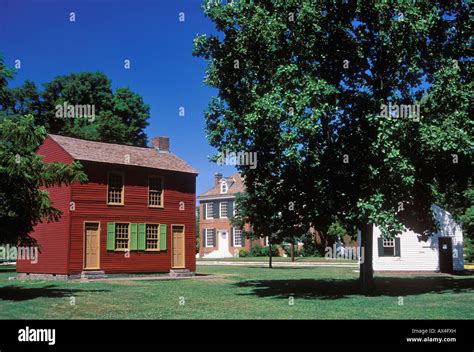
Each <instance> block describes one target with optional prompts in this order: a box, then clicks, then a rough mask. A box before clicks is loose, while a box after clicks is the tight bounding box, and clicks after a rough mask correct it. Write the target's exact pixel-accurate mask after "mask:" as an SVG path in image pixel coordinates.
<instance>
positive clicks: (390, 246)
mask: <svg viewBox="0 0 474 352" xmlns="http://www.w3.org/2000/svg"><path fill="white" fill-rule="evenodd" d="M383 255H395V240H394V239H393V238H390V239H384V240H383Z"/></svg>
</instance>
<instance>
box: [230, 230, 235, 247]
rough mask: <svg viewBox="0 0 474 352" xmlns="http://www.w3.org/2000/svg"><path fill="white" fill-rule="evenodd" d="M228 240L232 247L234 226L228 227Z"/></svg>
mask: <svg viewBox="0 0 474 352" xmlns="http://www.w3.org/2000/svg"><path fill="white" fill-rule="evenodd" d="M229 242H230V246H231V247H234V228H233V227H231V228H230V235H229Z"/></svg>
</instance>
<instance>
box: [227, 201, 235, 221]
mask: <svg viewBox="0 0 474 352" xmlns="http://www.w3.org/2000/svg"><path fill="white" fill-rule="evenodd" d="M227 217H228V218H229V219H232V218H233V217H234V202H233V201H230V202H227Z"/></svg>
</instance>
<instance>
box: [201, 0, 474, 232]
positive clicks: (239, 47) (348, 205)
mask: <svg viewBox="0 0 474 352" xmlns="http://www.w3.org/2000/svg"><path fill="white" fill-rule="evenodd" d="M206 4H208V5H209V6H203V10H204V12H205V14H206V15H207V16H209V18H210V19H211V20H212V21H213V22H214V23H215V24H216V28H217V30H218V31H219V32H220V35H219V36H217V35H202V36H199V37H197V38H196V40H195V43H194V44H195V47H194V55H197V56H201V57H203V58H205V59H206V60H208V67H207V71H206V80H205V81H206V83H207V84H208V85H210V86H212V87H214V88H216V89H217V90H218V96H217V97H214V98H213V99H211V101H210V103H209V106H208V109H207V111H206V114H205V117H206V129H207V133H208V139H209V142H210V144H211V145H212V146H214V147H215V148H217V150H218V151H219V152H222V151H224V150H227V151H233V152H239V151H248V152H257V153H258V165H257V167H256V168H254V169H251V168H250V167H249V166H245V165H239V166H238V169H239V171H240V172H241V173H242V175H243V176H244V179H245V184H246V188H247V194H246V195H245V196H244V197H242V198H240V199H239V201H238V205H237V207H238V209H239V217H241V221H244V222H249V223H251V224H252V226H253V231H254V232H255V233H257V234H261V235H262V236H268V235H271V234H273V235H274V237H275V241H278V238H279V237H283V236H287V237H288V236H289V235H290V236H293V234H294V235H295V236H296V235H297V234H301V233H304V232H305V231H307V229H308V228H309V227H311V226H317V228H318V230H320V231H321V232H323V233H326V232H327V231H328V229H329V227H330V225H331V223H332V221H333V219H334V217H337V218H338V219H340V221H341V224H342V225H341V226H343V227H345V228H353V227H356V228H362V229H364V231H365V229H366V228H367V227H366V226H365V225H366V224H370V223H376V224H378V225H379V227H380V228H381V230H382V232H383V234H384V235H385V236H393V235H395V234H399V233H400V232H402V231H403V230H404V228H405V227H408V228H409V229H412V230H415V231H423V230H434V229H435V228H436V223H435V222H434V220H433V217H432V213H431V210H430V207H431V205H432V204H433V203H434V202H436V201H438V200H439V199H445V200H447V201H446V202H445V203H444V204H445V206H446V208H447V210H449V211H454V209H458V208H461V209H462V208H463V209H466V207H465V203H466V201H465V199H464V196H463V194H464V192H465V190H467V189H468V188H469V184H470V179H471V174H472V168H471V148H472V145H473V141H472V136H473V135H474V133H473V123H472V119H471V118H470V115H469V114H470V109H469V106H472V83H471V81H470V77H471V73H472V53H471V52H470V45H471V44H470V43H472V42H471V38H470V35H471V33H472V20H470V17H469V5H468V4H467V2H464V1H455V2H446V3H436V4H430V5H427V4H426V3H424V2H411V1H399V2H378V3H376V4H369V3H365V2H358V1H349V2H323V1H320V2H319V1H318V2H315V1H311V0H302V1H298V2H292V1H285V0H275V1H252V2H248V1H233V2H232V3H230V2H229V3H221V4H215V3H213V2H209V3H207V2H206ZM291 14H292V15H293V20H292V19H291ZM389 103H392V104H405V105H416V104H419V105H420V106H421V109H420V110H421V117H420V118H419V119H414V118H412V117H411V116H407V117H404V116H398V117H393V116H384V115H383V114H382V113H381V111H382V106H383V105H388V104H389ZM453 154H456V156H457V162H456V163H454V162H453V161H452V159H453V157H452V155H453ZM237 221H238V220H237ZM332 230H334V229H332ZM332 230H331V231H332Z"/></svg>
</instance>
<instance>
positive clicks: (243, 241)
mask: <svg viewBox="0 0 474 352" xmlns="http://www.w3.org/2000/svg"><path fill="white" fill-rule="evenodd" d="M241 236H242V247H245V234H244V230H242V234H241Z"/></svg>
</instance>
